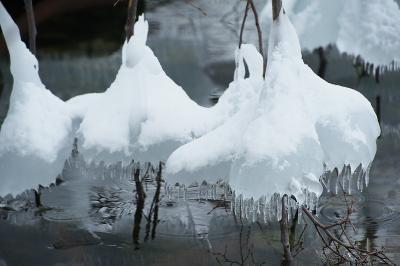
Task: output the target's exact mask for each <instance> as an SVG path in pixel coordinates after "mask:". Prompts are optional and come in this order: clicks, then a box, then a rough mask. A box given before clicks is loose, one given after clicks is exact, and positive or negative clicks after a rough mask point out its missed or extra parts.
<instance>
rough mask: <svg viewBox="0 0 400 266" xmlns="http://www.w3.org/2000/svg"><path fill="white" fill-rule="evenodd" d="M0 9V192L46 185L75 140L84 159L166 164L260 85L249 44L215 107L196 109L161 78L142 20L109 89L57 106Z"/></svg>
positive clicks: (258, 58)
mask: <svg viewBox="0 0 400 266" xmlns="http://www.w3.org/2000/svg"><path fill="white" fill-rule="evenodd" d="M0 9H1V10H0V12H1V14H0V15H1V17H0V23H1V27H2V30H3V34H4V36H5V38H6V41H7V47H8V49H9V51H10V58H11V72H12V74H13V77H14V86H13V91H12V96H11V100H10V110H9V112H8V115H7V118H6V120H5V122H4V124H3V126H2V128H1V131H0V156H1V157H0V159H1V160H0V170H1V175H2V178H1V182H2V186H1V189H0V194H4V193H18V192H20V191H22V190H23V189H26V188H29V187H35V186H36V185H37V184H39V183H41V184H46V183H49V182H50V181H51V180H53V178H54V177H55V176H56V175H57V174H58V173H59V171H60V170H61V168H62V164H63V162H64V160H65V158H66V157H67V155H68V151H67V150H68V148H69V147H70V146H71V143H72V140H73V138H74V137H75V136H78V137H79V139H80V141H81V142H82V151H83V153H84V154H85V155H87V158H89V159H94V158H95V159H105V160H109V161H116V160H117V159H118V160H121V159H129V160H131V159H132V158H135V160H157V161H158V160H162V159H166V158H167V157H168V156H169V155H170V153H171V152H172V151H173V150H174V149H176V148H177V147H179V146H180V145H181V144H183V143H186V142H189V141H191V140H193V139H194V138H197V137H200V136H202V135H204V134H205V133H207V132H209V131H210V130H212V129H214V128H216V127H217V126H218V125H220V124H221V123H222V122H223V121H225V120H227V119H228V118H229V117H231V116H233V115H234V114H235V113H236V112H237V111H238V110H240V109H241V108H242V106H243V105H247V104H248V102H249V101H251V100H252V99H254V98H256V97H257V95H258V93H259V91H260V89H261V87H262V81H263V79H262V64H263V60H262V57H261V55H260V54H259V53H258V52H257V50H256V49H255V47H254V46H253V45H243V46H242V47H241V49H239V50H238V51H237V52H236V61H237V69H236V72H235V79H234V81H233V82H232V83H231V84H230V86H229V88H228V89H227V90H226V92H225V93H224V95H223V96H222V97H221V98H220V100H219V102H218V104H217V105H216V106H214V107H212V108H205V107H202V106H199V105H198V104H196V103H195V102H194V101H192V100H191V99H190V98H189V97H188V95H187V94H186V93H185V92H184V90H183V89H182V88H181V87H180V86H178V85H177V84H175V83H174V82H173V81H172V80H171V79H170V78H169V77H168V76H167V75H166V74H165V72H164V71H163V69H162V67H161V65H160V63H159V61H158V59H157V58H156V56H155V55H154V54H153V52H152V50H151V49H150V48H149V47H148V46H147V45H146V40H147V34H148V23H147V21H145V20H144V17H143V16H141V17H140V18H139V20H138V21H137V23H136V24H135V35H134V37H133V38H131V39H130V40H129V41H127V42H125V44H124V46H123V48H122V64H121V67H120V70H119V72H118V74H117V76H116V78H115V81H114V82H113V84H112V85H111V87H110V88H109V89H107V90H106V91H105V92H104V93H91V94H85V95H81V96H77V97H74V98H72V99H70V100H69V101H67V102H63V101H61V100H60V99H59V98H57V97H56V96H54V95H53V94H52V93H51V92H50V91H49V90H47V89H46V88H45V86H44V85H43V84H42V82H41V80H40V77H39V75H38V61H37V59H36V58H35V56H34V55H32V54H31V53H30V52H29V50H28V49H27V48H26V45H25V44H24V43H23V42H22V41H21V38H20V34H19V30H18V27H17V26H16V24H15V23H14V22H13V20H12V18H11V17H10V16H9V14H8V13H7V11H6V10H5V8H4V6H3V5H1V6H0ZM244 61H246V62H247V65H248V66H249V67H248V72H249V77H247V78H245V72H246V71H245V63H244Z"/></svg>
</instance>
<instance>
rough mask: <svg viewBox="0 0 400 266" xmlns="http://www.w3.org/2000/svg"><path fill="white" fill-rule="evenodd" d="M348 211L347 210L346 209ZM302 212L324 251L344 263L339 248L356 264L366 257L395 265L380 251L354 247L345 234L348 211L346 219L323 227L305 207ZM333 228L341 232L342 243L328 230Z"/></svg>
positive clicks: (346, 259) (345, 260)
mask: <svg viewBox="0 0 400 266" xmlns="http://www.w3.org/2000/svg"><path fill="white" fill-rule="evenodd" d="M348 209H349V208H348ZM302 210H303V212H304V213H305V215H306V216H307V217H308V218H309V220H310V221H311V222H312V223H313V224H314V227H315V229H316V231H317V233H318V235H319V236H320V238H321V240H322V242H323V243H324V245H325V248H326V249H329V250H330V251H332V252H333V253H334V254H335V255H337V256H338V257H339V258H340V259H342V260H343V261H344V262H349V259H348V258H345V257H344V256H343V255H342V254H341V253H340V248H341V247H342V248H344V249H346V250H347V251H348V252H349V254H351V256H352V257H353V258H354V259H355V260H356V261H357V262H359V263H360V262H362V261H365V259H366V258H368V257H375V258H378V259H379V260H380V261H381V262H382V263H384V264H386V265H395V264H394V263H393V262H392V261H391V260H390V259H389V258H388V257H387V256H386V255H385V254H384V253H383V251H381V250H374V251H369V250H366V249H362V248H359V247H357V246H355V245H354V244H353V243H352V241H351V239H350V238H349V236H348V234H347V233H346V232H345V230H346V224H349V223H351V221H350V214H351V211H349V210H348V212H347V217H346V218H345V219H343V220H341V221H339V222H337V223H334V224H332V225H325V224H322V223H321V222H320V221H318V220H317V219H316V218H315V217H314V216H313V215H312V213H311V212H310V211H309V210H308V209H307V208H305V207H302ZM343 221H345V222H343ZM334 227H339V228H340V229H341V230H342V233H341V234H340V235H341V236H344V241H342V240H340V239H339V238H337V237H336V236H335V235H334V234H333V233H332V232H331V231H330V229H332V228H334ZM322 232H323V233H324V234H325V235H326V237H327V238H328V240H329V241H328V242H327V241H326V240H325V237H324V236H323V235H322ZM332 245H334V246H335V248H336V250H335V249H333V248H332Z"/></svg>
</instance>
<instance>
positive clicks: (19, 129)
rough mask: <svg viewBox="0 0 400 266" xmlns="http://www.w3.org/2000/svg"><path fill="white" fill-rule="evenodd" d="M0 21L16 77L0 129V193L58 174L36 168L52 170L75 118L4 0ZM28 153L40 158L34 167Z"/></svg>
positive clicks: (46, 179) (21, 187)
mask: <svg viewBox="0 0 400 266" xmlns="http://www.w3.org/2000/svg"><path fill="white" fill-rule="evenodd" d="M0 25H1V29H2V31H3V35H4V37H5V41H6V44H7V47H8V50H9V53H10V61H11V67H10V69H11V74H12V76H13V79H14V83H13V89H12V93H11V98H10V108H9V110H8V114H7V117H6V119H5V121H4V123H3V125H2V127H1V130H0V169H1V183H2V185H1V189H0V194H1V193H3V192H6V191H7V190H8V191H7V192H20V191H22V190H23V189H26V188H27V187H33V186H36V185H37V184H38V182H47V181H49V180H52V179H53V178H54V176H51V178H50V179H48V178H46V177H43V176H44V175H45V174H44V173H41V174H39V173H37V172H36V170H37V169H39V168H40V169H42V168H43V169H45V168H48V170H45V172H48V171H50V172H52V171H51V169H52V165H54V164H57V163H58V162H57V159H58V157H59V151H60V150H62V149H63V147H64V144H65V143H66V141H67V138H68V135H69V134H70V131H71V118H70V115H69V111H68V109H67V106H66V105H65V103H64V102H63V101H61V100H60V99H59V98H57V97H56V96H54V95H53V94H52V93H51V92H50V91H49V90H47V89H46V88H45V86H44V85H43V84H42V82H41V80H40V77H39V75H38V70H39V65H38V61H37V59H36V58H35V56H34V55H33V54H32V53H31V52H30V51H29V50H28V49H27V48H26V45H25V43H24V42H22V41H21V36H20V33H19V30H18V27H17V25H16V24H15V23H14V21H13V20H12V18H11V17H10V15H9V14H8V13H7V11H6V10H5V8H4V6H3V4H2V3H0ZM11 158H13V159H12V160H13V161H11ZM26 158H31V159H32V160H33V161H35V163H32V165H31V167H33V168H32V169H30V170H28V169H27V168H24V166H26V165H27V164H29V163H28V162H26V160H25V159H26ZM60 166H61V165H60ZM22 169H26V170H27V171H26V172H25V174H26V175H25V176H24V177H21V176H20V175H21V174H22V173H24V171H23V170H22ZM43 169H42V170H43ZM58 170H59V169H58ZM21 179H24V180H21Z"/></svg>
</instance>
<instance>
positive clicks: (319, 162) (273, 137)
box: [167, 13, 380, 198]
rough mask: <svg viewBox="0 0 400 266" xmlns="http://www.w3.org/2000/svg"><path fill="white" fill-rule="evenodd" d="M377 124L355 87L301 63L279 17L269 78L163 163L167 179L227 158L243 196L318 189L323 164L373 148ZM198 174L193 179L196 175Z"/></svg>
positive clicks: (359, 159) (364, 158)
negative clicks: (339, 83)
mask: <svg viewBox="0 0 400 266" xmlns="http://www.w3.org/2000/svg"><path fill="white" fill-rule="evenodd" d="M379 134H380V128H379V124H378V121H377V118H376V115H375V113H374V111H373V109H372V107H371V105H370V103H369V102H368V101H367V100H366V99H365V98H364V97H363V96H362V95H361V94H359V93H358V92H356V91H354V90H352V89H348V88H344V87H340V86H335V85H332V84H329V83H327V82H325V81H324V80H322V79H320V78H319V77H318V76H317V75H315V74H314V73H313V72H312V70H311V69H310V68H309V67H308V66H307V65H305V64H304V63H303V60H302V57H301V51H300V44H299V41H298V37H297V34H296V31H295V29H294V28H293V26H292V24H291V23H290V21H289V19H288V18H287V16H286V15H285V14H283V13H281V14H280V16H279V19H278V20H277V21H276V22H274V23H273V25H272V27H271V33H270V40H269V52H268V68H267V73H266V80H265V83H264V86H263V89H262V91H261V93H260V94H259V97H257V98H256V99H252V101H250V102H249V103H248V104H247V105H243V106H242V108H241V110H240V111H239V112H237V114H236V115H234V116H233V117H232V118H230V119H229V120H228V121H227V122H225V123H224V124H223V125H221V126H220V127H218V128H217V129H215V130H213V131H211V132H210V133H208V134H206V135H204V136H202V137H200V138H199V139H196V140H194V141H193V142H191V143H188V144H186V145H183V146H182V147H180V148H179V149H177V150H176V151H175V152H174V153H173V154H172V155H171V156H170V158H169V159H168V161H167V171H168V172H169V181H170V182H175V181H180V182H182V181H184V182H189V183H190V182H193V180H185V179H182V178H181V176H180V175H179V172H182V171H188V172H195V171H199V170H201V169H202V168H209V167H213V166H215V165H217V164H219V163H223V162H231V163H232V164H231V170H230V175H229V183H230V185H231V186H232V188H233V189H234V190H235V191H236V193H237V195H238V194H243V195H244V196H245V197H254V198H258V197H261V196H263V195H265V196H267V197H269V196H271V195H272V194H273V193H275V192H278V193H287V194H294V195H295V196H297V197H299V198H300V197H301V194H302V189H305V188H307V189H309V190H310V191H312V192H315V193H317V194H319V193H320V192H321V190H322V187H321V185H320V184H319V177H320V176H321V175H322V174H323V171H324V167H323V165H324V164H326V165H327V167H328V169H333V168H334V167H340V168H341V167H343V165H344V164H350V165H351V166H352V169H355V168H356V166H358V165H359V164H360V163H362V165H363V166H364V167H367V166H368V165H369V164H370V162H371V161H372V160H373V158H374V156H375V152H376V138H377V137H378V136H379ZM197 178H198V176H197Z"/></svg>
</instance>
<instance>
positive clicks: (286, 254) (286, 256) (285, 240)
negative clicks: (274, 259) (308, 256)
mask: <svg viewBox="0 0 400 266" xmlns="http://www.w3.org/2000/svg"><path fill="white" fill-rule="evenodd" d="M287 203H288V196H287V195H286V194H285V195H283V197H282V219H281V220H280V221H279V224H280V228H281V242H282V246H283V264H284V265H287V266H289V265H293V256H292V253H291V250H290V242H289V225H288V218H289V217H288V206H287Z"/></svg>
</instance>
